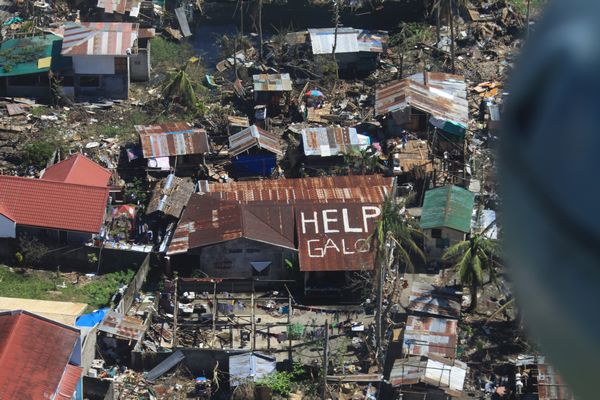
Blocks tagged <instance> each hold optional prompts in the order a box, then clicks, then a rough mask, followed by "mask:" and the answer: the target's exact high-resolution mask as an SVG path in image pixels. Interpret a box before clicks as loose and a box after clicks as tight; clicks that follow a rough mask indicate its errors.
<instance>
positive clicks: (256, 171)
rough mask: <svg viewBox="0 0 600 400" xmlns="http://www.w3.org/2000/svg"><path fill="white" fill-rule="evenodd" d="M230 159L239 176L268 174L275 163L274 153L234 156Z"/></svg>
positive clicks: (271, 171)
mask: <svg viewBox="0 0 600 400" xmlns="http://www.w3.org/2000/svg"><path fill="white" fill-rule="evenodd" d="M231 161H232V163H233V166H234V167H235V170H236V171H237V173H238V175H241V176H254V175H262V176H269V175H271V174H272V173H273V170H274V169H275V166H276V165H277V159H276V158H275V154H266V155H258V154H257V155H249V156H236V157H234V158H233V159H232V160H231Z"/></svg>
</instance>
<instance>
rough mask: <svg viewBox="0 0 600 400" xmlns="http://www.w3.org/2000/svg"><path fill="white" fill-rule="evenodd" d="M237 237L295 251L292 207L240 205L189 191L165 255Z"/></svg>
mask: <svg viewBox="0 0 600 400" xmlns="http://www.w3.org/2000/svg"><path fill="white" fill-rule="evenodd" d="M239 238H246V239H250V240H255V241H257V242H263V243H268V244H272V245H275V246H280V247H285V248H289V249H293V250H295V249H296V246H295V245H294V212H293V208H292V206H289V205H278V206H274V205H260V204H240V203H239V202H236V201H225V200H220V199H215V198H213V197H210V196H206V195H199V194H193V195H192V197H191V198H190V201H189V202H188V205H187V207H186V209H185V211H184V212H183V215H182V216H181V221H180V223H179V225H178V226H177V229H176V230H175V234H174V235H173V239H172V240H171V244H170V246H169V250H168V254H178V253H185V252H186V251H187V250H188V249H193V248H198V247H204V246H209V245H212V244H217V243H221V242H225V241H228V240H233V239H239Z"/></svg>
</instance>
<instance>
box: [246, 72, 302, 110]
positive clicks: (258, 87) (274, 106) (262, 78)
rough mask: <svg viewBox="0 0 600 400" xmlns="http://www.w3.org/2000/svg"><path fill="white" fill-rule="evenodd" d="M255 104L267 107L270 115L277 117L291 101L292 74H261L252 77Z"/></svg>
mask: <svg viewBox="0 0 600 400" xmlns="http://www.w3.org/2000/svg"><path fill="white" fill-rule="evenodd" d="M252 82H253V88H254V102H255V104H260V105H265V106H267V109H268V110H269V111H267V112H268V113H269V115H277V114H279V112H280V111H281V109H282V107H284V106H285V105H286V104H288V102H289V101H290V94H291V92H292V80H291V78H290V74H260V75H253V76H252Z"/></svg>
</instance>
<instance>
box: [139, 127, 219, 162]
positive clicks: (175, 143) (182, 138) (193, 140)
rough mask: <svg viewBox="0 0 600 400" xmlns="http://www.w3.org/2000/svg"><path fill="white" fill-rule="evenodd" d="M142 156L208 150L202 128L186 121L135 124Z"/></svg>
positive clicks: (171, 154) (181, 153)
mask: <svg viewBox="0 0 600 400" xmlns="http://www.w3.org/2000/svg"><path fill="white" fill-rule="evenodd" d="M135 130H136V131H137V133H138V134H139V135H140V141H141V143H142V152H143V154H144V158H155V157H169V156H180V155H189V154H204V153H208V152H209V151H210V144H209V142H208V135H207V134H206V131H205V130H204V129H200V128H195V127H193V126H192V125H191V124H190V123H187V122H167V123H164V124H158V125H136V126H135Z"/></svg>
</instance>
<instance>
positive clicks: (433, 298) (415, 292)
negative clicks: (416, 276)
mask: <svg viewBox="0 0 600 400" xmlns="http://www.w3.org/2000/svg"><path fill="white" fill-rule="evenodd" d="M408 301H409V303H408V306H407V307H406V308H407V309H408V310H410V311H411V312H417V313H424V314H430V315H437V316H442V317H450V318H460V302H459V301H458V300H455V299H453V298H452V296H450V295H449V294H447V293H444V292H443V291H442V290H440V289H437V288H436V287H434V286H433V285H431V284H429V283H425V282H418V281H414V282H413V283H412V286H411V291H410V295H409V297H408Z"/></svg>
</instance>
